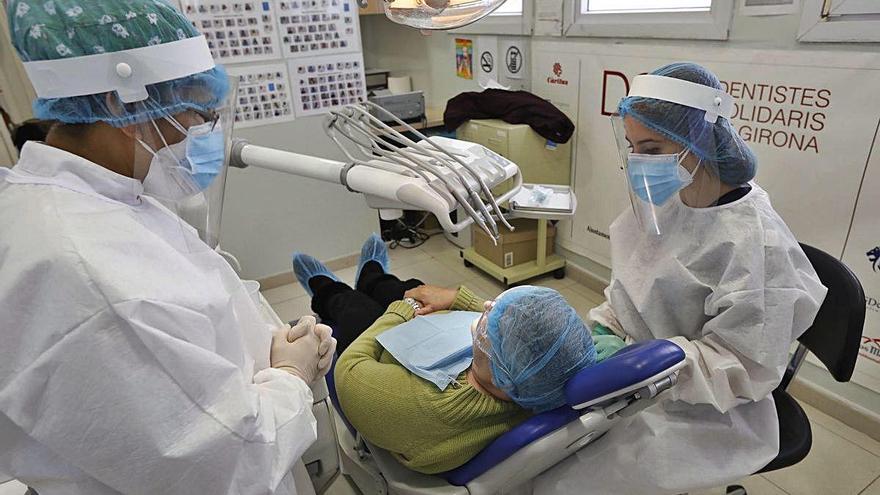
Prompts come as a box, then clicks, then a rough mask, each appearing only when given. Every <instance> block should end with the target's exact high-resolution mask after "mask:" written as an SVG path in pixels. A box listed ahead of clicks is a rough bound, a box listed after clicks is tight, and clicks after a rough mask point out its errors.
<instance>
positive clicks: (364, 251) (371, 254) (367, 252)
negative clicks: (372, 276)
mask: <svg viewBox="0 0 880 495" xmlns="http://www.w3.org/2000/svg"><path fill="white" fill-rule="evenodd" d="M368 261H375V262H376V263H379V264H380V265H382V271H384V272H385V273H388V272H390V271H391V259H389V258H388V248H387V247H386V246H385V241H383V240H382V237H380V236H379V234H375V233H374V234H372V235H371V236H370V237H368V238H367V241H366V242H364V246H363V247H362V248H361V259H360V261H358V269H357V278H356V279H355V281H354V286H355V287H357V286H358V282H359V281H360V278H361V270H362V269H363V268H364V265H366V264H367V262H368Z"/></svg>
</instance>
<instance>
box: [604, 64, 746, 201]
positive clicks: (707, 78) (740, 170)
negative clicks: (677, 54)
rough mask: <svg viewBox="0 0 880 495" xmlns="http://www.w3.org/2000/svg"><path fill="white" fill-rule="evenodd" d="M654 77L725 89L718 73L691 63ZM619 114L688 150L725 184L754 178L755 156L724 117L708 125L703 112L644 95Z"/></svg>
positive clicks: (625, 101) (625, 104)
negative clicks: (629, 117) (672, 78)
mask: <svg viewBox="0 0 880 495" xmlns="http://www.w3.org/2000/svg"><path fill="white" fill-rule="evenodd" d="M651 74H653V75H656V76H666V77H674V78H676V79H682V80H685V81H690V82H693V83H697V84H702V85H703V86H709V87H712V88H715V89H723V88H722V86H721V82H720V81H719V80H718V78H717V77H716V76H715V74H713V73H711V72H709V70H708V69H706V68H705V67H702V66H700V65H697V64H695V63H691V62H679V63H674V64H669V65H666V66H663V67H660V68H659V69H657V70H655V71H654V72H652V73H651ZM617 112H618V113H619V114H620V116H621V117H626V116H631V117H633V118H634V119H636V120H638V121H639V122H640V123H642V124H643V125H644V126H646V127H648V128H649V129H652V130H654V131H656V132H659V133H660V134H662V135H664V136H666V137H667V138H669V139H671V140H673V141H675V142H677V143H679V144H681V145H682V146H684V147H686V148H687V149H689V150H690V151H691V153H693V154H694V155H696V156H697V158H699V159H701V160H702V162H703V165H704V166H707V167H708V168H709V170H711V171H712V172H714V173H715V175H716V176H718V178H719V179H720V180H721V182H724V183H725V184H729V185H734V186H738V185H741V184H745V183H747V182H748V181H750V180H752V179H753V178H754V177H755V173H756V172H757V165H758V161H757V158H756V157H755V154H754V153H753V152H752V150H751V149H750V148H749V146H748V145H747V144H746V143H745V141H743V139H742V138H741V137H740V135H739V133H738V132H736V129H734V127H733V125H732V124H731V122H730V121H729V120H728V119H726V118H724V117H719V118H718V120H717V121H716V122H715V123H714V124H713V123H711V122H706V120H705V118H704V117H705V114H706V112H705V111H703V110H700V109H697V108H691V107H687V106H684V105H680V104H678V103H672V102H668V101H663V100H657V99H654V98H646V97H642V96H630V97H626V98H624V99H623V100H621V102H620V105H619V106H618V109H617Z"/></svg>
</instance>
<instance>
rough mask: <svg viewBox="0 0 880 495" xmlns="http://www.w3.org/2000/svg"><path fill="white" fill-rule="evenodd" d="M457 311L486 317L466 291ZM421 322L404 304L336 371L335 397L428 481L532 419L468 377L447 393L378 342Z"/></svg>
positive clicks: (351, 349)
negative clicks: (387, 334) (481, 389)
mask: <svg viewBox="0 0 880 495" xmlns="http://www.w3.org/2000/svg"><path fill="white" fill-rule="evenodd" d="M452 310H453V311H456V310H458V311H477V312H482V311H483V301H481V300H479V299H478V298H477V297H476V296H475V295H474V294H473V293H472V292H471V291H469V290H468V289H466V288H464V287H461V288H460V289H459V291H458V295H457V297H456V299H455V303H454V304H453V306H452ZM413 317H414V311H413V308H412V307H411V306H410V305H408V304H406V303H404V302H403V301H397V302H394V303H392V304H391V305H390V306H388V310H387V311H386V312H385V314H384V315H382V317H380V318H379V319H378V320H376V322H375V323H374V324H373V325H372V326H371V327H370V328H368V329H367V330H365V331H364V333H362V334H361V336H360V337H358V338H357V339H356V340H355V341H354V342H353V343H352V344H351V345H349V346H348V348H347V349H346V350H345V352H344V353H342V356H340V357H339V360H338V362H337V363H336V372H335V374H334V377H335V380H336V392H337V393H338V395H339V402H340V404H341V405H342V410H343V412H344V413H345V416H346V417H347V418H348V420H349V421H350V422H351V424H352V425H353V426H354V427H355V428H356V429H357V430H358V431H359V432H360V433H361V434H362V435H364V437H365V438H366V439H367V440H369V441H370V442H371V443H373V444H375V445H376V446H378V447H381V448H383V449H385V450H387V451H389V452H391V453H392V454H393V455H394V456H395V457H396V458H397V460H398V461H400V463H401V464H403V465H404V466H406V467H408V468H410V469H412V470H414V471H419V472H422V473H427V474H435V473H442V472H444V471H449V470H450V469H454V468H456V467H458V466H461V465H462V464H464V463H465V462H467V461H469V460H470V459H471V458H472V457H474V456H475V455H477V454H478V453H479V452H480V451H481V450H483V448H484V447H486V446H487V445H488V444H489V443H491V442H492V440H494V439H495V438H497V437H498V436H499V435H501V434H502V433H504V432H506V431H507V430H509V429H511V428H513V427H514V426H516V425H517V424H518V423H520V422H521V421H523V420H525V419H526V418H528V417H529V415H530V413H529V412H527V411H526V410H524V409H522V408H521V407H519V406H517V405H516V404H514V403H513V402H505V401H501V400H498V399H495V398H493V397H490V396H488V395H485V394H482V393H480V392H479V391H477V390H476V389H475V388H474V387H473V386H472V385H471V384H469V383H468V381H467V377H466V373H467V372H464V373H462V374H461V375H459V377H458V379H457V380H456V381H454V382H452V384H450V386H449V387H447V388H446V390H444V391H442V392H441V391H440V390H439V389H438V388H437V386H436V385H434V384H433V383H431V382H429V381H427V380H423V379H422V378H419V377H418V376H416V375H414V374H412V373H410V372H409V370H407V369H406V368H404V367H403V365H401V364H400V363H398V362H397V360H395V359H394V357H392V356H391V354H389V353H388V352H386V351H385V349H384V348H383V347H382V345H381V344H379V342H378V341H376V337H377V336H378V335H379V334H381V333H382V332H384V331H386V330H389V329H391V328H393V327H395V326H397V325H400V324H401V323H403V322H405V321H409V320H411V319H412V318H413Z"/></svg>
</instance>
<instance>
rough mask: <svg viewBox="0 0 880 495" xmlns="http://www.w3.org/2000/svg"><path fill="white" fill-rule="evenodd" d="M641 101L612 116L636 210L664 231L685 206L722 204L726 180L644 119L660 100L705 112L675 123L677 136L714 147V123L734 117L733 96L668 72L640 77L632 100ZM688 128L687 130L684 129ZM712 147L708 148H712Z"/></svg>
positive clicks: (652, 228) (647, 226) (648, 227)
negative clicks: (703, 115) (701, 115)
mask: <svg viewBox="0 0 880 495" xmlns="http://www.w3.org/2000/svg"><path fill="white" fill-rule="evenodd" d="M632 97H637V99H636V102H635V103H632V104H631V108H630V109H629V111H628V112H627V113H626V114H625V115H624V116H622V117H621V116H614V117H611V122H612V127H613V130H614V136H615V139H616V142H617V148H618V153H619V157H620V164H621V168H622V170H624V172H625V174H626V180H627V189H628V192H629V198H630V202H631V203H632V208H633V213H634V214H635V217H636V220H637V221H638V223H639V225H640V226H641V227H642V229H643V230H644V231H645V232H646V233H648V234H653V235H662V234H663V233H664V232H668V231H669V230H670V229H672V228H674V227H675V226H676V225H677V224H678V222H679V220H680V219H679V217H678V216H679V214H680V212H681V207H687V208H707V207H710V206H714V205H715V204H717V202H718V199H719V195H720V194H721V192H722V182H721V180H720V179H719V178H718V175H717V173H716V172H715V168H714V166H713V165H712V164H710V163H708V162H707V161H706V160H703V159H701V158H700V157H699V156H697V155H696V154H695V153H694V152H693V151H692V150H691V149H689V148H688V147H686V146H684V145H682V144H680V143H679V142H677V141H674V140H672V139H670V138H669V137H667V136H666V135H664V134H663V133H662V132H659V131H658V130H655V129H653V128H651V127H650V126H649V125H646V124H645V123H644V122H643V121H641V120H640V119H639V118H638V116H639V115H653V114H655V112H656V109H652V108H651V106H656V104H657V103H656V102H652V100H660V101H662V102H671V103H676V104H679V105H684V106H687V107H691V108H696V109H699V110H703V111H704V112H705V118H704V119H700V120H699V121H698V122H693V123H688V122H685V121H676V122H671V123H670V124H669V125H670V126H675V127H676V134H678V135H685V136H688V140H689V141H690V142H699V143H700V144H701V146H702V147H703V149H713V148H714V146H713V141H714V139H715V138H714V132H713V125H714V123H715V121H716V120H717V119H718V118H729V116H730V115H731V113H732V111H733V99H732V98H731V97H730V96H729V95H727V94H726V93H724V92H723V91H720V90H716V89H714V88H710V87H708V86H703V85H700V84H695V83H691V82H688V81H683V80H680V79H675V78H670V77H664V76H653V75H647V76H644V75H643V76H637V77H635V78H634V79H633V85H632V89H631V91H630V93H629V95H628V98H632ZM682 127H684V129H682ZM707 146H708V148H707Z"/></svg>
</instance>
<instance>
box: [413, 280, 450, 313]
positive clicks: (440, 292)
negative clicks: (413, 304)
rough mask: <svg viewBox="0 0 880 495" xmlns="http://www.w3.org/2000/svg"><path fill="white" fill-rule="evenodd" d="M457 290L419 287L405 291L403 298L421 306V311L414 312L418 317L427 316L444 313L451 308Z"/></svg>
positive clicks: (431, 286) (427, 286)
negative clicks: (407, 298)
mask: <svg viewBox="0 0 880 495" xmlns="http://www.w3.org/2000/svg"><path fill="white" fill-rule="evenodd" d="M457 295H458V289H445V288H443V287H436V286H433V285H420V286H418V287H416V288H415V289H410V290H408V291H406V294H404V295H403V296H404V297H411V298H413V299H415V300H416V301H418V302H419V304H421V305H422V309H420V310H418V311H416V314H417V315H419V316H422V315H427V314H430V313H433V312H435V311H445V310H447V309H449V308H451V307H452V303H454V302H455V297H456V296H457Z"/></svg>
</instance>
